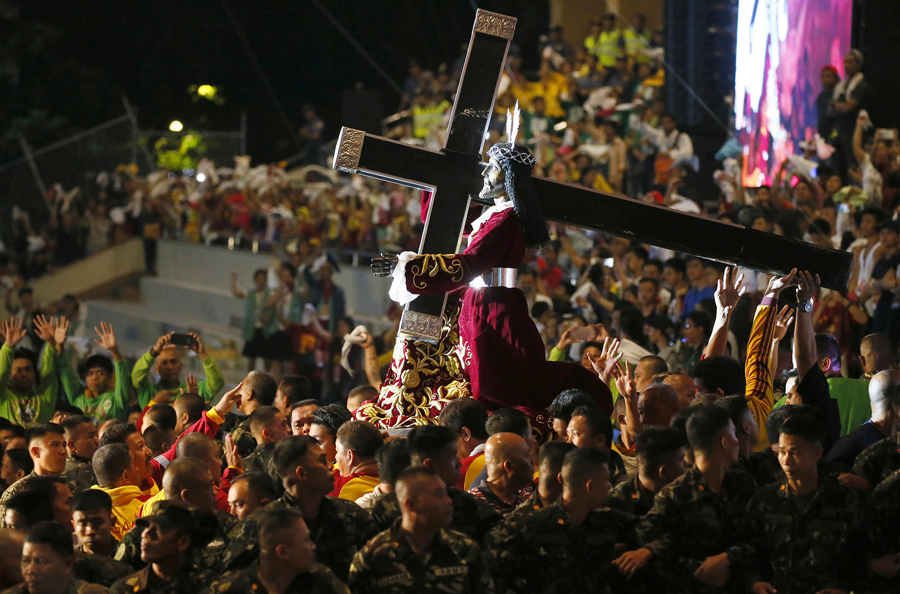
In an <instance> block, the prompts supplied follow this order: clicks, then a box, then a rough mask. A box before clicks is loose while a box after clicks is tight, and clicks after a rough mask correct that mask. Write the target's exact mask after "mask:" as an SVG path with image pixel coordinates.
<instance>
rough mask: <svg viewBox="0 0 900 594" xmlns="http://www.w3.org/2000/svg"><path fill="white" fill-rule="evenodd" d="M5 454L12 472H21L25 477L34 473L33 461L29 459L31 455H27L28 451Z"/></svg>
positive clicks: (9, 451) (8, 451)
mask: <svg viewBox="0 0 900 594" xmlns="http://www.w3.org/2000/svg"><path fill="white" fill-rule="evenodd" d="M5 454H6V457H7V458H9V463H10V464H11V465H12V467H13V469H14V470H21V471H22V472H24V473H25V474H26V475H27V474H31V473H32V472H33V471H34V460H32V459H31V454H29V453H28V450H23V449H14V450H6V452H5Z"/></svg>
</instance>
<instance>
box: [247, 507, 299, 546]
mask: <svg viewBox="0 0 900 594" xmlns="http://www.w3.org/2000/svg"><path fill="white" fill-rule="evenodd" d="M297 520H303V514H301V513H300V512H299V511H297V510H295V509H278V508H275V509H263V510H262V511H261V512H260V513H259V515H258V516H257V525H258V526H259V553H260V555H267V554H271V553H273V552H274V551H275V547H277V546H278V545H280V544H285V543H286V542H287V541H288V540H289V539H290V537H291V535H292V533H293V530H294V524H295V523H296V522H297Z"/></svg>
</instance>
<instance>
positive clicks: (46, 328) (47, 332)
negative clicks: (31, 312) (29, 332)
mask: <svg viewBox="0 0 900 594" xmlns="http://www.w3.org/2000/svg"><path fill="white" fill-rule="evenodd" d="M34 332H35V334H37V336H38V338H40V339H41V340H43V341H44V342H46V343H47V344H49V345H50V346H54V347H55V346H56V338H55V336H54V334H55V333H54V330H53V318H52V317H51V318H47V316H45V315H44V314H41V315H37V316H34Z"/></svg>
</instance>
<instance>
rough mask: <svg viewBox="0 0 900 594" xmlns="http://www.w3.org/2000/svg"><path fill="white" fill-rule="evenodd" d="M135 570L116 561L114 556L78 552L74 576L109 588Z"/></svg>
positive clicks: (73, 570)
mask: <svg viewBox="0 0 900 594" xmlns="http://www.w3.org/2000/svg"><path fill="white" fill-rule="evenodd" d="M133 571H134V569H132V568H131V566H130V565H128V564H127V563H122V562H121V561H116V560H115V559H113V558H112V557H104V556H102V555H92V554H90V553H82V552H76V553H75V566H74V567H73V569H72V577H73V578H76V579H79V580H83V581H85V582H87V583H89V584H100V585H101V586H104V587H106V588H109V587H110V586H112V585H113V582H115V581H116V580H119V579H122V578H123V577H125V576H126V575H128V574H130V573H132V572H133Z"/></svg>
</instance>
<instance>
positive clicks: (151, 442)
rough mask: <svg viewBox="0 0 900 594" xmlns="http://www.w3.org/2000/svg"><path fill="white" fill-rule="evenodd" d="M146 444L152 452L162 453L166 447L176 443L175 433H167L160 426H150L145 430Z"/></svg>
mask: <svg viewBox="0 0 900 594" xmlns="http://www.w3.org/2000/svg"><path fill="white" fill-rule="evenodd" d="M143 438H144V443H145V444H146V445H147V447H148V448H150V451H151V452H157V451H162V447H163V446H164V445H167V444H168V445H171V444H173V443H175V432H174V431H167V430H166V429H163V428H162V427H160V426H159V425H148V426H147V428H146V429H144V435H143Z"/></svg>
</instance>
